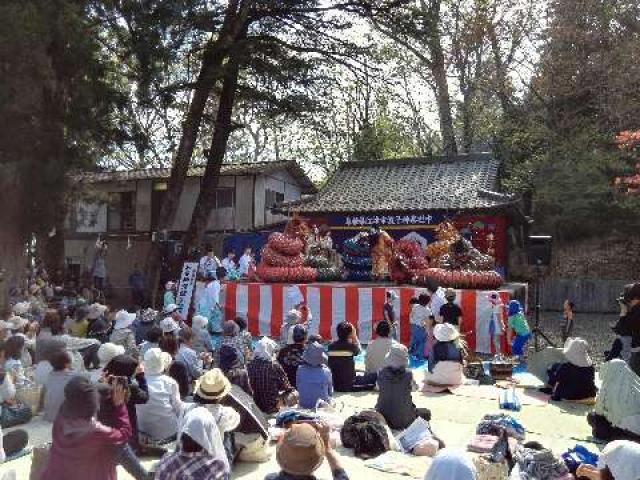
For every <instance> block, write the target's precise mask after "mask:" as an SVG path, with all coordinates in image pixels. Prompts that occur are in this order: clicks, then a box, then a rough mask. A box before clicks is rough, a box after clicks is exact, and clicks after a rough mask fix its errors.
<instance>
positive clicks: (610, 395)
mask: <svg viewBox="0 0 640 480" xmlns="http://www.w3.org/2000/svg"><path fill="white" fill-rule="evenodd" d="M598 374H599V376H600V380H601V381H602V386H601V387H600V391H599V392H598V396H597V398H596V405H595V408H594V411H593V412H591V413H589V415H588V416H587V420H588V422H589V424H590V425H591V427H592V429H593V436H594V437H596V438H599V439H601V440H618V439H620V440H621V439H625V438H626V439H630V440H636V441H637V440H638V439H640V377H638V375H636V374H635V373H634V372H633V370H631V369H630V368H629V365H628V364H627V362H625V361H624V360H620V359H614V360H611V361H610V362H606V363H603V364H602V365H600V370H599V371H598Z"/></svg>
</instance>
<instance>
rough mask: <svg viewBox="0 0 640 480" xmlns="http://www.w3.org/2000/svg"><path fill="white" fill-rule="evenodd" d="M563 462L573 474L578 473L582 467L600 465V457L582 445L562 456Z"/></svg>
mask: <svg viewBox="0 0 640 480" xmlns="http://www.w3.org/2000/svg"><path fill="white" fill-rule="evenodd" d="M562 460H563V461H564V463H565V465H566V466H567V468H568V469H569V471H570V472H571V473H574V474H575V473H576V470H577V469H578V467H579V466H580V465H592V466H594V467H595V466H597V465H598V455H597V454H595V453H593V452H590V451H589V450H587V448H586V447H584V446H582V445H579V444H578V445H576V446H575V447H574V448H571V449H569V450H567V451H566V452H565V453H563V454H562Z"/></svg>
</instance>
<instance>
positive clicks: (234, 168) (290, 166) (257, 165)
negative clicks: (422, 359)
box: [73, 160, 317, 193]
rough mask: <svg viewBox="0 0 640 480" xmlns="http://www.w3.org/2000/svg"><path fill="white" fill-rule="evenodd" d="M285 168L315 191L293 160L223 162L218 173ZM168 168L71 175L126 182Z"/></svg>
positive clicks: (198, 172) (161, 174)
mask: <svg viewBox="0 0 640 480" xmlns="http://www.w3.org/2000/svg"><path fill="white" fill-rule="evenodd" d="M280 169H286V170H287V171H288V172H289V173H290V174H291V175H292V176H293V177H294V178H295V179H296V180H297V181H298V183H299V184H300V186H301V187H302V189H303V191H304V192H305V193H313V192H316V191H317V189H316V187H315V185H314V184H313V182H312V181H311V179H310V178H309V177H308V176H307V174H306V173H305V171H304V170H303V169H302V167H300V165H298V163H297V162H296V161H295V160H280V161H277V162H251V163H224V164H223V165H222V168H221V169H220V175H226V176H229V175H255V174H261V173H262V174H266V173H269V172H274V171H276V170H280ZM170 174H171V169H169V168H147V169H144V170H113V171H106V172H81V173H78V174H76V175H74V176H73V178H74V180H76V181H79V182H83V183H100V182H127V181H135V180H154V179H163V178H169V175H170ZM187 175H188V176H189V177H201V176H203V175H204V166H195V167H191V168H189V171H188V173H187Z"/></svg>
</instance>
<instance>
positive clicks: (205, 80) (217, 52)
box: [146, 0, 249, 303]
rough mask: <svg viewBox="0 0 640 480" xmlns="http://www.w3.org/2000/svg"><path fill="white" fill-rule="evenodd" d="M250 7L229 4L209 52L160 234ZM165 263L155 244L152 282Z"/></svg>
mask: <svg viewBox="0 0 640 480" xmlns="http://www.w3.org/2000/svg"><path fill="white" fill-rule="evenodd" d="M248 3H249V2H245V1H241V0H231V1H230V2H229V5H228V6H227V12H226V15H225V19H224V23H223V25H222V28H221V30H220V34H219V35H218V37H217V38H216V39H215V40H214V41H210V42H209V43H208V44H207V46H206V48H205V52H204V55H203V57H202V65H201V66H200V72H199V74H198V79H197V81H196V87H195V89H194V93H193V97H192V98H191V103H190V104H189V110H188V112H187V116H186V118H185V120H184V122H183V124H182V136H181V137H180V143H179V146H178V151H177V152H176V155H175V157H174V160H173V166H172V168H171V175H170V177H169V182H168V188H167V192H166V194H165V196H164V199H163V201H162V207H161V209H160V215H159V218H158V226H157V230H158V231H169V230H171V228H172V226H173V223H174V220H175V215H176V212H177V210H178V203H179V201H180V196H181V194H182V190H183V188H184V183H185V180H186V177H187V172H188V170H189V166H190V164H191V157H192V155H193V150H194V148H195V143H196V140H197V138H198V133H199V131H200V125H201V123H202V116H203V113H204V109H205V106H206V104H207V100H208V99H209V96H210V95H211V91H212V90H213V88H214V86H215V84H216V82H217V81H218V79H219V78H220V77H221V75H222V72H221V70H223V68H222V64H223V62H224V60H225V59H226V58H227V55H228V52H229V49H230V48H231V46H232V45H233V44H234V43H235V42H236V39H237V36H238V33H239V32H240V31H241V29H242V28H243V27H244V25H245V23H246V20H247V13H248ZM161 260H162V248H161V246H160V244H159V243H158V242H153V243H152V245H151V248H150V249H149V255H148V257H147V265H146V273H147V277H148V278H158V271H159V269H160V263H161ZM151 288H152V290H153V292H152V303H154V302H153V300H155V290H156V288H157V285H156V284H155V283H154V285H151Z"/></svg>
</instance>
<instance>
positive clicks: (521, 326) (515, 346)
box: [507, 300, 531, 360]
mask: <svg viewBox="0 0 640 480" xmlns="http://www.w3.org/2000/svg"><path fill="white" fill-rule="evenodd" d="M507 315H508V326H509V328H508V329H507V341H508V342H509V343H510V344H511V353H512V354H513V355H516V356H517V357H520V359H522V360H523V359H524V357H525V353H526V347H527V342H528V341H529V338H531V329H530V328H529V324H528V323H527V319H526V318H525V316H524V311H523V309H522V305H521V304H520V302H519V301H518V300H511V301H510V302H509V308H508V310H507ZM513 333H515V334H516V335H515V338H513V342H512V338H511V337H513Z"/></svg>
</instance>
